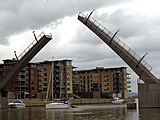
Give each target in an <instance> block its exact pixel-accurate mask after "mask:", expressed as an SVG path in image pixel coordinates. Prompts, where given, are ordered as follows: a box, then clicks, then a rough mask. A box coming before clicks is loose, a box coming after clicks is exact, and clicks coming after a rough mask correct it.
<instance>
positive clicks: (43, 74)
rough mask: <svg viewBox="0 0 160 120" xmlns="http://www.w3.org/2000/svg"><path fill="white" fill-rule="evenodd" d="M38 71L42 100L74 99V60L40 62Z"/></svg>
mask: <svg viewBox="0 0 160 120" xmlns="http://www.w3.org/2000/svg"><path fill="white" fill-rule="evenodd" d="M38 70H39V72H40V78H39V98H40V99H49V100H51V99H52V97H53V98H54V99H59V98H66V99H68V98H72V93H73V91H72V60H55V61H44V62H39V63H38Z"/></svg>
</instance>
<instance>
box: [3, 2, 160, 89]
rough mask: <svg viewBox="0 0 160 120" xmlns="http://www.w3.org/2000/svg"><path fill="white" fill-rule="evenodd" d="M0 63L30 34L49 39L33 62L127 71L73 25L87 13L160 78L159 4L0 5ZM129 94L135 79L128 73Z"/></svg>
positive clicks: (27, 40)
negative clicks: (60, 61) (62, 61)
mask: <svg viewBox="0 0 160 120" xmlns="http://www.w3.org/2000/svg"><path fill="white" fill-rule="evenodd" d="M0 1H1V4H0V16H1V19H0V62H1V63H2V60H3V59H11V58H14V57H15V56H14V51H17V55H19V54H20V53H21V52H22V51H23V50H24V49H25V48H26V47H27V46H28V45H29V44H30V43H31V42H32V41H33V40H34V37H33V33H32V31H33V30H35V31H36V35H37V36H38V35H39V34H40V33H41V32H45V34H49V33H51V34H52V35H53V39H52V40H51V41H50V42H49V43H48V44H47V45H46V46H45V47H44V48H43V49H42V50H41V51H40V52H39V53H38V54H37V55H36V56H35V57H34V59H33V60H32V61H33V62H39V61H44V60H51V59H52V57H54V58H55V59H56V60H57V59H71V60H73V66H77V67H78V69H92V68H95V67H106V68H109V67H128V66H127V64H125V63H124V62H123V61H122V60H121V58H119V57H118V56H117V55H116V54H115V53H114V52H113V51H112V50H111V49H110V48H109V47H108V46H107V45H106V44H105V43H104V42H102V41H101V40H100V39H99V38H98V37H97V36H96V35H95V34H94V33H92V32H91V31H90V30H89V29H88V28H87V27H85V26H84V25H83V24H82V23H81V22H80V21H78V19H77V17H78V13H79V12H83V13H84V14H89V13H90V12H91V11H92V9H94V10H95V12H94V14H92V17H93V18H94V19H96V20H97V21H98V22H100V23H101V24H102V25H103V26H105V27H106V28H107V29H109V30H110V31H111V32H113V33H115V32H116V31H117V29H120V32H119V33H118V35H117V37H119V38H120V39H121V40H122V41H123V42H124V43H126V44H127V45H128V46H129V47H130V48H131V49H132V50H134V51H135V52H136V53H137V54H138V55H139V56H141V57H142V56H143V55H144V54H145V53H146V52H147V53H149V54H148V55H147V56H146V57H145V60H146V61H147V62H148V63H149V64H150V65H151V66H152V67H153V70H152V73H153V74H155V76H156V77H157V78H160V72H159V71H160V65H159V64H160V61H159V59H160V54H159V51H160V47H159V46H160V34H159V33H160V9H159V6H158V5H159V3H160V2H159V0H0ZM127 70H128V72H129V73H131V76H130V77H131V82H132V91H137V84H136V82H137V79H138V76H137V75H136V74H135V73H134V72H133V71H132V70H131V69H130V68H128V69H127Z"/></svg>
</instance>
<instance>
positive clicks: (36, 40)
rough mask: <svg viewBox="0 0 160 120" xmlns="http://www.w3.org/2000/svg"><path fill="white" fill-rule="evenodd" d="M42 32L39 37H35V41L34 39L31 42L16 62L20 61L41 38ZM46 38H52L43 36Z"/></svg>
mask: <svg viewBox="0 0 160 120" xmlns="http://www.w3.org/2000/svg"><path fill="white" fill-rule="evenodd" d="M44 35H45V34H44V32H42V33H41V34H40V35H39V36H37V39H34V40H33V42H32V43H31V44H30V45H29V46H28V47H27V48H26V49H25V50H24V51H23V52H22V53H21V54H20V55H19V56H18V60H20V59H21V58H22V57H23V56H24V55H25V54H26V53H27V52H28V51H29V50H30V49H31V48H32V47H33V46H34V45H35V44H36V43H37V42H38V41H39V40H40V39H41V38H42V37H43V36H44ZM45 36H46V37H49V38H50V37H52V34H51V33H50V35H45Z"/></svg>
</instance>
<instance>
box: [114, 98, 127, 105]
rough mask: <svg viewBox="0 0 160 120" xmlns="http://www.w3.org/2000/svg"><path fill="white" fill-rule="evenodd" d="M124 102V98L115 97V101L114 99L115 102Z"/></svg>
mask: <svg viewBox="0 0 160 120" xmlns="http://www.w3.org/2000/svg"><path fill="white" fill-rule="evenodd" d="M123 102H124V100H123V99H119V98H118V97H115V98H113V101H112V103H113V104H121V103H123Z"/></svg>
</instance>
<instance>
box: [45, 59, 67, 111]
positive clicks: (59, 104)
mask: <svg viewBox="0 0 160 120" xmlns="http://www.w3.org/2000/svg"><path fill="white" fill-rule="evenodd" d="M53 67H54V65H53V60H52V67H51V80H52V81H51V86H52V102H51V103H48V104H46V108H47V109H68V108H69V103H68V102H67V101H64V100H60V101H58V102H53ZM61 76H62V73H61ZM61 81H62V77H61ZM49 83H50V81H49ZM60 84H61V82H60ZM49 86H50V85H48V89H47V96H48V93H49ZM60 86H61V85H60ZM60 89H61V87H60ZM60 91H61V90H60ZM60 94H61V93H60ZM60 96H61V95H60ZM46 100H47V97H46Z"/></svg>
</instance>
